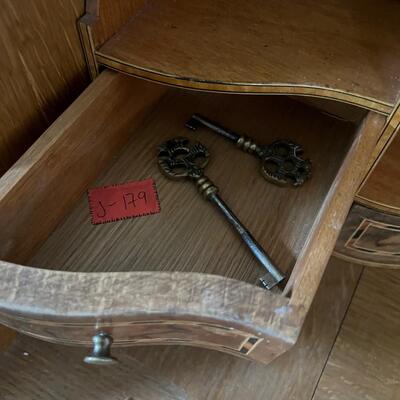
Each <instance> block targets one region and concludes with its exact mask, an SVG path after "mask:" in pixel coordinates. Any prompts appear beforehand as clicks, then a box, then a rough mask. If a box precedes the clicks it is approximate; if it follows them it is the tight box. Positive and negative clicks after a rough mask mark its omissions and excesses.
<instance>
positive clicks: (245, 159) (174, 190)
mask: <svg viewBox="0 0 400 400" xmlns="http://www.w3.org/2000/svg"><path fill="white" fill-rule="evenodd" d="M193 112H200V113H202V114H204V115H206V116H209V117H210V118H213V119H214V120H216V121H220V122H221V123H223V124H225V125H226V126H228V127H231V128H233V129H235V130H237V131H238V132H241V133H245V134H248V135H250V136H252V137H254V138H255V139H257V140H258V141H259V142H260V143H270V142H272V141H273V140H275V139H277V138H287V139H291V140H294V141H296V142H298V143H300V144H301V145H302V146H303V147H304V149H305V155H306V156H307V157H310V158H311V160H312V163H313V176H312V178H311V179H310V180H309V181H308V182H307V183H306V184H305V185H304V186H302V187H300V188H298V189H293V188H290V187H287V188H282V187H278V186H275V185H273V184H270V183H268V182H266V181H265V180H264V179H263V178H262V176H261V174H260V171H259V169H260V164H259V160H257V159H256V158H254V157H252V156H251V155H248V154H246V153H242V152H240V151H239V150H238V149H237V148H236V147H235V146H233V145H232V144H231V143H229V142H227V141H225V140H224V139H222V138H220V137H217V136H216V135H214V134H212V133H210V132H207V131H205V130H199V131H198V133H196V134H194V133H192V132H191V131H189V130H188V129H186V128H185V126H184V123H185V122H186V120H187V119H188V118H189V117H190V116H191V114H192V113H193ZM354 130H355V126H353V125H352V124H349V123H346V122H343V121H338V120H335V119H332V118H330V117H328V116H326V115H322V114H321V113H319V112H318V111H316V110H314V109H312V108H310V107H307V106H304V105H302V104H300V103H297V102H295V101H292V100H288V99H285V98H282V97H280V98H278V97H258V96H235V95H222V94H220V95H215V94H206V93H193V92H192V93H190V92H182V91H179V90H178V91H175V92H171V94H170V95H167V96H166V97H164V98H163V100H162V101H161V103H160V104H159V107H158V108H157V109H156V110H155V111H154V112H153V113H152V115H151V118H150V119H149V120H148V121H147V122H146V124H145V125H143V126H141V127H140V129H138V130H136V132H135V134H134V135H133V137H132V140H131V142H130V143H129V145H128V146H127V147H126V149H125V150H124V151H123V153H121V155H120V156H119V157H118V159H117V160H116V162H115V163H114V164H113V166H112V167H111V168H109V169H108V170H106V171H104V173H103V174H102V176H101V177H100V178H99V179H98V180H97V181H96V182H93V183H91V184H90V186H88V188H89V187H96V186H104V185H109V184H115V183H121V182H126V181H132V180H140V179H145V178H153V179H155V182H156V185H157V190H158V194H159V198H160V202H161V213H160V214H157V215H152V216H147V217H142V218H136V219H131V220H124V221H119V222H115V223H110V224H104V225H97V226H93V225H92V224H91V222H90V218H89V212H88V203H87V197H86V194H85V195H83V196H82V197H81V199H80V201H79V203H78V205H77V206H76V207H75V209H74V210H73V211H72V213H71V214H70V215H69V216H68V217H67V218H66V220H65V221H63V223H62V224H61V225H60V226H59V227H58V228H57V230H56V231H55V232H54V233H53V234H52V236H51V237H50V238H49V240H48V241H47V242H46V243H45V244H44V245H43V247H42V248H41V249H40V251H39V252H38V253H37V254H36V256H35V257H34V258H33V259H32V260H31V261H30V265H35V266H38V267H41V268H54V269H62V270H68V271H135V270H136V271H140V270H144V271H146V270H147V271H171V270H174V271H186V272H202V273H211V274H218V275H223V276H226V277H231V278H235V279H239V280H244V281H247V282H249V283H255V282H256V280H257V277H259V276H260V274H262V273H263V270H262V269H261V268H260V266H259V265H258V264H257V262H256V260H255V259H254V258H253V256H252V255H251V253H250V252H249V251H248V250H247V248H246V247H245V245H244V244H243V243H242V242H241V241H240V239H239V238H238V237H237V234H236V232H235V231H233V230H232V228H231V227H230V226H229V225H228V224H227V223H226V221H225V220H224V219H223V217H222V216H221V215H219V212H218V210H216V209H215V208H213V206H212V205H211V204H209V203H208V202H206V201H204V200H203V199H202V198H201V196H199V194H198V193H197V190H196V188H195V186H194V185H192V184H191V183H190V182H184V181H180V182H174V181H170V180H168V179H167V178H165V177H164V176H163V175H162V174H161V173H160V172H159V170H158V166H157V163H156V148H157V146H158V145H159V144H161V143H162V142H163V141H165V140H166V139H168V138H171V137H176V136H187V137H190V138H192V139H193V140H200V141H201V142H202V143H204V144H205V145H206V146H207V147H208V148H209V150H210V152H211V160H210V163H209V165H208V166H207V168H206V174H207V175H208V176H209V177H210V178H211V179H212V180H213V181H214V182H215V183H216V184H217V186H219V188H220V195H221V197H222V198H223V199H224V200H225V201H226V203H227V204H228V205H229V206H230V207H231V208H232V209H233V210H234V211H235V212H236V213H237V215H238V217H239V218H240V219H241V220H242V221H243V223H244V224H245V225H246V226H247V227H248V228H249V230H250V231H251V232H252V233H253V235H254V237H256V239H257V240H258V241H259V242H260V243H261V245H262V246H263V247H264V248H265V250H266V251H267V252H268V253H269V255H270V256H271V258H272V260H273V261H274V262H275V263H276V264H277V265H278V266H279V267H280V268H281V269H282V270H283V271H287V272H290V270H291V269H292V268H293V266H294V264H295V262H296V259H297V257H298V255H299V254H300V252H301V250H302V248H303V246H304V244H305V243H306V241H307V237H308V234H309V232H310V229H311V227H312V225H313V221H314V220H315V218H316V217H317V215H318V212H319V210H320V208H321V207H322V205H323V203H324V200H325V197H326V195H327V192H328V190H329V188H330V186H331V184H332V183H333V181H334V177H335V174H336V173H337V171H338V170H339V168H340V166H341V163H342V161H343V158H344V156H345V154H346V151H347V150H348V146H349V144H350V143H351V141H352V139H353V132H354ZM322 138H323V140H321V139H322Z"/></svg>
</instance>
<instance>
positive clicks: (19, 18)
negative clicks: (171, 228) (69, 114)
mask: <svg viewBox="0 0 400 400" xmlns="http://www.w3.org/2000/svg"><path fill="white" fill-rule="evenodd" d="M0 9H1V12H0V54H1V57H0V71H1V73H0V93H1V96H0V127H1V128H0V175H1V174H3V173H4V172H5V171H6V170H7V169H8V168H9V167H10V166H11V165H12V164H13V163H14V162H15V161H16V160H17V159H18V158H19V156H21V154H22V153H23V152H24V151H25V150H26V149H27V148H28V147H29V146H30V145H31V144H32V143H33V142H34V141H35V139H36V138H37V137H38V136H40V134H41V133H42V132H43V131H44V130H45V129H46V128H47V127H48V126H49V125H50V124H51V123H52V122H53V121H54V120H55V119H56V118H57V117H58V116H59V115H60V114H61V113H62V111H63V110H64V109H65V108H66V107H67V106H68V105H69V104H70V103H71V102H72V101H73V100H74V99H75V98H76V97H77V96H78V95H79V93H80V92H81V91H82V90H83V89H84V88H85V87H86V85H87V84H88V83H89V77H88V73H87V68H86V64H85V59H84V55H83V52H82V49H81V44H80V40H79V35H78V31H77V29H76V21H77V19H78V18H79V17H80V16H81V15H82V14H83V13H84V0H51V1H48V0H18V1H13V0H0Z"/></svg>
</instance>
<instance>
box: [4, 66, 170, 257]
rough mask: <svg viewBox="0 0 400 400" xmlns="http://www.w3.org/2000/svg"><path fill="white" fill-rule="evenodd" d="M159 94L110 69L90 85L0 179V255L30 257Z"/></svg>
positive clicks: (155, 87)
mask: <svg viewBox="0 0 400 400" xmlns="http://www.w3.org/2000/svg"><path fill="white" fill-rule="evenodd" d="M135 91H138V92H140V96H138V97H135V96H132V93H133V92H135ZM163 93H164V89H163V88H162V87H161V86H159V85H152V84H148V83H146V82H144V81H138V80H133V79H132V78H129V77H123V76H120V75H118V74H116V73H113V72H111V71H106V72H105V73H104V74H102V76H101V77H99V78H98V79H97V80H96V82H94V83H93V84H92V85H90V87H89V88H88V89H87V90H86V91H85V92H84V93H83V94H82V95H81V96H80V97H79V99H78V100H76V101H75V102H74V103H73V104H72V105H71V106H70V107H69V108H68V110H67V111H66V112H65V113H63V115H62V116H61V117H60V118H58V119H57V121H56V122H55V123H54V124H53V125H52V126H51V127H50V128H49V129H48V130H47V131H46V132H45V133H44V134H43V135H42V136H41V137H40V138H39V139H38V140H37V141H36V142H35V144H34V145H32V146H31V147H30V149H29V150H28V151H27V152H26V153H25V154H24V155H23V157H21V158H20V159H19V160H18V162H17V163H16V164H15V165H14V167H13V168H11V169H10V170H9V171H8V172H7V173H6V174H5V175H4V176H3V177H2V178H1V179H0V210H1V211H0V226H1V227H2V229H1V232H0V238H1V240H0V241H1V245H0V258H1V259H3V260H13V261H15V262H21V263H24V262H27V260H28V259H29V258H30V257H32V255H33V253H34V251H35V250H36V249H37V247H38V246H39V245H40V244H41V243H42V242H43V240H45V239H46V238H47V236H48V235H49V233H50V232H51V231H52V230H53V229H54V228H55V226H56V225H57V223H58V222H59V220H60V219H61V218H63V216H64V215H65V213H67V212H68V211H69V209H70V207H71V206H72V205H73V204H74V203H75V201H76V200H77V198H79V197H80V196H81V195H82V193H83V192H84V191H85V190H86V189H87V186H88V183H89V182H90V181H91V180H93V179H94V178H95V177H96V176H97V175H98V174H99V173H100V171H101V170H102V169H103V168H104V167H105V166H106V165H107V164H108V163H109V162H110V161H111V160H112V158H113V157H114V156H115V153H116V152H118V151H119V150H120V148H121V147H122V146H123V145H124V144H125V143H126V141H127V140H128V139H129V137H130V135H131V133H132V130H133V129H134V128H135V127H136V126H137V125H138V124H139V123H140V122H141V120H142V119H143V117H144V116H145V115H146V113H147V112H148V111H149V107H151V106H152V105H154V103H155V102H157V101H158V100H159V98H160V97H161V96H162V94H163ZM116 94H118V95H116ZM111 121H112V123H111ZM28 231H29V238H28V237H27V232H28Z"/></svg>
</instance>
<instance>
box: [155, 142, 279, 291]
mask: <svg viewBox="0 0 400 400" xmlns="http://www.w3.org/2000/svg"><path fill="white" fill-rule="evenodd" d="M209 156H210V155H209V152H208V150H207V148H206V147H205V146H203V145H202V144H201V143H199V142H195V143H190V141H189V140H188V139H186V138H175V139H171V140H168V141H166V142H165V143H163V144H162V145H160V146H159V148H158V166H159V168H160V170H161V172H162V173H163V174H164V175H165V176H167V177H168V178H170V179H185V178H186V179H190V180H192V181H193V182H194V183H195V184H196V186H197V188H198V190H199V192H200V193H201V194H202V195H203V197H204V198H205V199H206V200H209V201H210V202H211V203H213V204H215V205H216V206H217V207H218V209H219V210H220V211H221V212H222V214H223V215H224V216H225V217H226V219H227V220H228V221H229V222H230V224H231V225H232V226H233V227H234V228H235V229H236V231H237V232H238V233H239V235H240V236H241V238H242V239H243V241H244V242H245V243H246V245H247V246H248V248H249V249H250V251H251V252H252V253H253V255H254V256H255V257H256V258H257V260H258V261H259V262H260V264H261V265H262V266H263V267H264V268H265V269H266V270H267V271H268V272H267V273H266V274H265V275H264V276H262V277H261V278H259V279H260V283H261V284H262V286H264V287H265V288H266V289H271V288H273V287H274V286H275V285H277V284H278V283H279V282H282V281H283V280H284V279H285V276H284V275H283V274H282V273H281V272H280V271H279V269H278V268H277V267H276V266H275V265H274V264H273V263H272V261H271V260H270V258H269V257H268V256H267V254H266V253H265V251H264V250H263V249H262V247H261V246H260V245H259V244H258V243H257V241H256V240H255V239H254V238H253V236H252V235H251V233H250V232H249V231H248V230H247V229H246V228H245V227H244V226H243V224H242V223H241V222H240V221H239V219H238V218H237V217H236V215H235V214H234V213H233V212H232V211H231V210H230V209H229V207H228V206H227V205H226V204H225V202H224V201H223V200H222V199H221V198H220V197H219V196H218V188H217V187H216V186H215V185H214V184H213V183H212V182H211V181H210V180H209V179H208V178H207V177H206V176H205V175H204V168H205V166H206V165H207V163H208V160H209Z"/></svg>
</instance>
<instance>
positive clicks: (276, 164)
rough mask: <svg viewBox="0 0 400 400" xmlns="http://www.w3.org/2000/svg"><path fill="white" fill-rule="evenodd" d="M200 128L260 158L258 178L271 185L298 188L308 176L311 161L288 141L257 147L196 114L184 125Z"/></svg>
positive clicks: (243, 137)
mask: <svg viewBox="0 0 400 400" xmlns="http://www.w3.org/2000/svg"><path fill="white" fill-rule="evenodd" d="M200 125H203V126H205V127H206V128H208V129H210V130H212V131H213V132H216V133H218V134H219V135H221V136H223V137H225V138H226V139H228V140H230V141H232V142H234V143H236V145H237V146H238V147H239V148H240V149H241V150H243V151H245V152H247V153H250V154H255V155H257V156H258V157H259V158H260V159H261V163H262V164H261V173H262V175H263V176H264V178H265V179H267V180H268V181H271V182H272V183H276V184H278V185H287V184H291V185H293V186H301V185H303V183H304V182H305V181H306V180H307V179H308V178H309V177H310V175H311V161H310V160H305V159H303V158H301V157H300V155H301V154H302V153H303V149H302V148H301V146H299V145H298V144H296V143H294V142H292V141H290V140H277V141H275V142H273V143H271V144H269V145H263V146H260V145H258V144H257V143H256V142H255V141H254V140H253V139H251V138H249V137H247V136H240V135H238V134H237V133H235V132H233V131H231V130H229V129H226V128H223V127H222V126H220V125H218V124H216V123H215V122H213V121H211V120H209V119H207V118H205V117H203V116H201V115H199V114H193V115H192V117H191V118H190V120H189V121H188V122H187V123H186V126H187V127H188V128H189V129H191V130H194V131H195V130H196V129H197V128H198V127H199V126H200Z"/></svg>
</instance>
